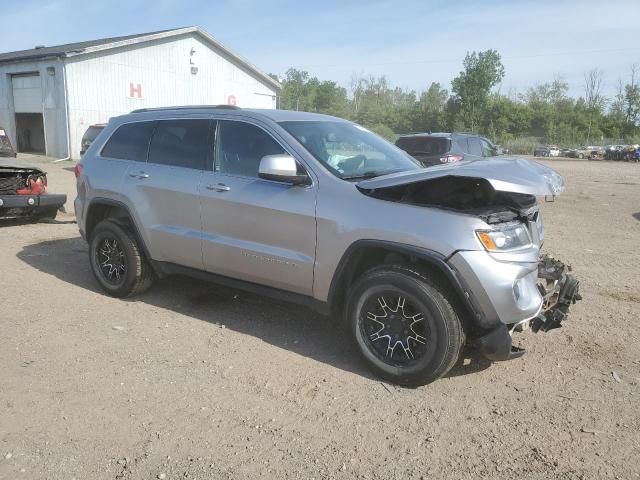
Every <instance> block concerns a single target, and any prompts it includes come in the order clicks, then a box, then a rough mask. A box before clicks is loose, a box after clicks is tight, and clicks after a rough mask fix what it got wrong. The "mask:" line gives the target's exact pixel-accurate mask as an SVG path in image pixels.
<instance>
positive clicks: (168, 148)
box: [148, 119, 211, 170]
mask: <svg viewBox="0 0 640 480" xmlns="http://www.w3.org/2000/svg"><path fill="white" fill-rule="evenodd" d="M210 124H211V122H210V121H209V120H206V119H185V120H159V121H158V126H157V128H156V131H155V133H154V134H153V138H152V139H151V145H150V146H149V160H148V162H149V163H157V164H160V165H173V166H176V167H185V168H193V169H196V170H205V169H206V168H207V163H208V162H207V158H208V155H209V151H210V149H209V126H210Z"/></svg>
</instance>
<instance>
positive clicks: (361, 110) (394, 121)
mask: <svg viewBox="0 0 640 480" xmlns="http://www.w3.org/2000/svg"><path fill="white" fill-rule="evenodd" d="M272 76H273V77H274V78H276V79H277V77H276V76H275V75H272ZM503 77H504V66H503V64H502V61H501V59H500V54H499V53H498V52H497V51H496V50H487V51H484V52H477V53H476V52H471V53H468V54H467V55H466V56H465V58H464V60H463V69H462V71H461V72H460V73H459V75H458V76H456V77H455V78H454V79H453V80H452V81H451V86H450V90H448V89H447V88H444V86H443V85H441V84H440V83H437V82H432V83H431V85H429V86H428V87H427V88H426V90H424V91H423V92H421V93H420V95H418V94H417V93H416V91H414V90H408V89H403V88H400V87H397V86H393V85H390V84H389V81H388V80H387V78H386V77H385V76H384V75H382V76H377V77H376V76H373V75H368V76H363V75H354V76H353V77H352V78H351V81H350V83H349V86H348V90H347V88H344V87H342V86H340V85H338V84H337V83H336V82H334V81H331V80H319V79H318V78H316V77H312V76H311V75H310V74H309V73H308V72H306V71H304V70H298V69H295V68H290V69H289V70H287V72H286V74H285V77H284V79H279V80H280V82H281V84H282V91H281V92H280V97H279V99H278V102H279V103H278V108H281V109H287V110H301V111H308V112H318V113H326V114H329V115H335V116H338V117H343V118H347V119H350V120H353V121H355V122H357V123H359V124H361V125H363V126H365V127H367V128H370V129H372V130H374V131H376V132H377V133H379V134H380V135H382V136H384V137H386V138H388V139H389V140H393V139H394V138H395V136H396V135H397V134H401V133H408V132H428V131H433V132H438V131H444V132H446V131H473V132H478V133H481V134H484V135H486V136H488V137H489V138H491V139H492V140H493V141H495V142H496V143H499V144H501V145H504V146H510V147H511V148H512V149H513V150H514V152H516V153H531V150H532V148H533V146H534V145H535V144H537V143H548V144H560V145H566V146H580V145H587V144H591V145H593V144H602V143H638V141H639V140H640V126H639V124H640V67H639V66H638V65H632V66H631V67H630V70H629V74H628V78H626V79H622V78H620V79H619V80H618V83H617V85H616V86H617V88H616V94H615V95H614V96H613V97H612V98H607V97H606V96H605V95H604V94H603V91H602V90H603V83H604V73H603V72H602V70H600V69H593V70H591V71H589V72H586V73H585V74H584V94H583V95H581V96H580V97H578V98H573V97H571V96H569V94H568V92H569V86H568V84H567V82H566V81H564V80H563V79H562V78H561V77H560V76H556V77H555V78H554V79H553V80H552V81H550V82H548V83H544V84H540V85H536V86H534V87H532V88H529V89H528V90H527V91H526V92H524V93H520V94H517V93H509V94H505V93H502V92H500V91H499V89H497V88H496V87H498V86H499V85H500V82H501V81H502V79H503Z"/></svg>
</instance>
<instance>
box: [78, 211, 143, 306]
mask: <svg viewBox="0 0 640 480" xmlns="http://www.w3.org/2000/svg"><path fill="white" fill-rule="evenodd" d="M89 260H90V263H91V271H92V272H93V275H94V276H95V277H96V280H97V281H98V283H99V284H100V286H101V287H102V289H103V290H104V291H105V292H106V293H108V294H109V295H111V296H113V297H118V298H124V297H131V296H133V295H137V294H139V293H142V292H144V291H145V290H147V289H148V288H149V287H150V286H151V284H152V283H153V280H154V273H153V270H152V269H151V265H150V264H149V262H148V261H147V259H146V258H145V256H144V254H143V253H142V249H141V248H140V246H139V244H138V240H137V239H136V237H135V235H134V234H133V232H131V230H129V229H128V228H127V227H125V226H122V225H120V224H118V223H116V222H114V221H113V220H102V221H101V222H100V223H98V225H96V227H95V228H94V230H93V232H92V233H91V238H90V240H89Z"/></svg>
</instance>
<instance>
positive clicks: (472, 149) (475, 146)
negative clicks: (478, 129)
mask: <svg viewBox="0 0 640 480" xmlns="http://www.w3.org/2000/svg"><path fill="white" fill-rule="evenodd" d="M467 144H468V145H469V153H468V154H467V155H465V159H466V160H480V159H482V158H483V154H482V143H481V142H480V138H479V137H474V136H469V137H467Z"/></svg>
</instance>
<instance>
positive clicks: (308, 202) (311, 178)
mask: <svg viewBox="0 0 640 480" xmlns="http://www.w3.org/2000/svg"><path fill="white" fill-rule="evenodd" d="M76 176H77V188H78V196H77V198H76V200H75V209H76V215H77V219H78V226H79V228H80V232H81V234H82V236H83V237H84V238H86V239H87V241H88V242H89V245H90V248H89V255H90V262H91V268H92V269H93V273H94V274H95V277H96V279H97V281H98V283H99V284H100V286H101V287H102V288H103V289H104V290H105V291H106V292H107V293H108V294H110V295H113V296H116V297H126V296H130V295H134V294H139V293H141V292H142V291H144V290H145V289H146V288H148V287H149V286H150V285H151V283H152V282H153V279H154V278H157V277H163V276H165V275H170V274H186V275H192V276H196V277H200V278H205V279H209V280H212V281H215V282H219V283H222V284H226V285H229V286H232V287H236V288H244V289H249V290H253V291H256V292H258V293H261V294H265V295H271V296H275V297H276V298H280V299H283V300H287V301H295V302H301V303H303V304H306V305H308V306H311V307H313V308H315V309H317V310H319V311H321V312H323V313H325V314H328V315H332V316H340V315H342V316H343V318H344V322H345V325H346V326H347V327H348V328H349V330H350V332H351V335H352V336H353V339H354V342H355V345H356V347H357V349H358V351H359V352H360V353H361V354H362V357H363V358H364V359H365V360H366V362H367V363H368V365H369V366H370V367H371V368H372V369H373V370H374V371H375V372H377V373H378V374H379V375H380V376H381V377H383V378H385V379H388V380H390V381H393V382H397V383H400V384H404V385H422V384H425V383H428V382H431V381H433V380H435V379H437V378H439V377H441V376H442V375H444V374H446V373H447V372H448V371H449V370H450V369H451V368H452V367H453V365H454V364H455V363H456V361H457V360H458V358H459V355H460V352H461V349H462V348H463V346H464V345H465V343H466V344H468V345H473V346H475V348H477V349H478V350H479V351H480V352H481V353H482V354H484V355H485V356H486V357H487V358H489V359H490V360H507V359H511V358H514V357H518V356H520V355H521V354H522V353H523V351H522V350H520V349H518V348H516V347H514V346H512V344H511V336H512V334H513V332H514V331H521V330H522V329H523V328H524V327H530V328H531V329H533V330H534V331H539V330H541V331H548V330H551V329H553V328H556V327H559V326H560V324H561V322H562V321H563V320H564V319H565V317H566V315H567V313H568V308H569V306H570V304H571V303H573V302H575V300H576V299H579V298H580V297H579V294H578V282H577V281H576V280H575V279H574V278H573V277H572V276H570V275H569V274H568V273H567V272H568V268H567V267H566V266H565V265H563V264H562V263H561V262H559V261H557V260H555V259H553V258H551V257H548V256H541V255H540V248H541V246H542V242H543V238H544V228H543V224H542V218H541V216H540V212H539V211H538V206H537V204H536V196H548V197H555V196H556V195H558V194H559V193H560V192H561V191H562V190H563V189H564V182H563V179H562V177H560V176H559V175H558V174H557V173H555V172H554V171H553V170H551V169H549V168H547V167H545V166H542V165H540V164H538V163H534V162H530V161H527V160H524V159H505V158H501V159H491V160H481V161H475V162H459V163H456V164H451V165H444V166H441V167H434V168H429V169H425V168H421V167H420V165H419V164H418V163H417V162H416V161H415V160H413V159H412V158H411V157H409V156H408V155H407V154H405V153H404V152H403V151H401V150H399V149H398V148H396V147H395V146H393V145H391V144H390V143H388V142H386V141H385V140H383V139H382V138H380V137H378V136H377V135H375V134H373V133H371V132H370V131H368V130H367V129H365V128H363V127H361V126H359V125H356V124H353V123H351V122H348V121H346V120H342V119H339V118H334V117H329V116H325V115H318V114H310V113H302V112H289V111H281V110H246V109H239V108H235V107H233V108H232V107H222V106H220V107H180V108H162V109H150V110H146V109H145V110H137V111H134V112H132V113H131V114H129V115H124V116H121V117H117V118H113V119H112V120H111V121H110V122H109V124H108V125H107V127H106V128H105V129H104V131H103V132H102V133H101V134H100V135H99V136H98V138H97V139H96V140H95V141H94V142H93V143H92V145H91V147H90V148H89V150H88V151H87V153H86V155H85V156H84V158H83V160H82V162H81V163H79V164H78V166H77V167H76Z"/></svg>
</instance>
